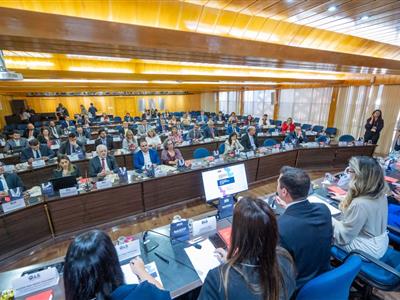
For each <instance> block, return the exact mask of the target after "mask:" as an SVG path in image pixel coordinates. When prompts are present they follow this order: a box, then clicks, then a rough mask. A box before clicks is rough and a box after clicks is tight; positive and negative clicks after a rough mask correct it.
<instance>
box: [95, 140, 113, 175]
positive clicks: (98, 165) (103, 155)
mask: <svg viewBox="0 0 400 300" xmlns="http://www.w3.org/2000/svg"><path fill="white" fill-rule="evenodd" d="M96 152H97V156H96V157H93V158H92V159H91V160H90V161H89V176H90V177H96V176H97V177H104V176H106V175H108V174H111V173H117V172H118V164H117V161H116V159H115V157H114V156H111V155H108V150H107V147H106V146H105V145H103V144H99V145H97V147H96Z"/></svg>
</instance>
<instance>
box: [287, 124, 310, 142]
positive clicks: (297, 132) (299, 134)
mask: <svg viewBox="0 0 400 300" xmlns="http://www.w3.org/2000/svg"><path fill="white" fill-rule="evenodd" d="M289 138H290V139H295V140H296V144H301V143H307V142H308V139H307V136H306V134H305V132H303V131H302V130H301V127H300V126H296V128H295V129H294V132H293V133H292V134H290V135H289Z"/></svg>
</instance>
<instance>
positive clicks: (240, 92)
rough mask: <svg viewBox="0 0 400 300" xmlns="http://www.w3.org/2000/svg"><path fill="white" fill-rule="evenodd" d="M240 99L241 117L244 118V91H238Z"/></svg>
mask: <svg viewBox="0 0 400 300" xmlns="http://www.w3.org/2000/svg"><path fill="white" fill-rule="evenodd" d="M237 93H238V97H239V115H241V116H243V113H244V91H243V90H241V91H238V92H237Z"/></svg>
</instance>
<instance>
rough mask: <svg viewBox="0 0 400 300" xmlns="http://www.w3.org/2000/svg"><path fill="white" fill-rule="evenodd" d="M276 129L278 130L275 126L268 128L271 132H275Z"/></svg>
mask: <svg viewBox="0 0 400 300" xmlns="http://www.w3.org/2000/svg"><path fill="white" fill-rule="evenodd" d="M275 130H276V129H275V128H268V132H269V133H273V132H275Z"/></svg>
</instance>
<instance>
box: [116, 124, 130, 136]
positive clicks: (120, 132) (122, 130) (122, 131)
mask: <svg viewBox="0 0 400 300" xmlns="http://www.w3.org/2000/svg"><path fill="white" fill-rule="evenodd" d="M128 130H131V131H132V132H133V129H132V127H131V126H128ZM118 132H119V134H120V135H123V136H125V128H124V127H121V128H119V129H118Z"/></svg>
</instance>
